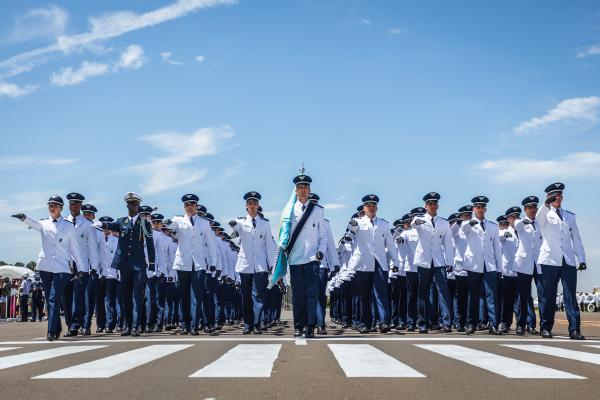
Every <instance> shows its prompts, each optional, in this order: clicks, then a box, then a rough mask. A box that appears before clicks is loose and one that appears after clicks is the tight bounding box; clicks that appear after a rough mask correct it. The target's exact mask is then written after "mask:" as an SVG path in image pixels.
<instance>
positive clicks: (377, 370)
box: [327, 344, 425, 378]
mask: <svg viewBox="0 0 600 400" xmlns="http://www.w3.org/2000/svg"><path fill="white" fill-rule="evenodd" d="M327 346H329V349H330V350H331V352H332V353H333V355H334V357H335V358H336V360H337V362H338V364H339V365H340V367H341V368H342V369H343V370H344V373H345V374H346V376H347V377H348V378H380V377H381V378H424V377H425V375H423V374H421V373H419V372H418V371H416V370H414V369H412V368H411V367H409V366H408V365H406V364H404V363H401V362H400V361H398V360H396V359H395V358H393V357H391V356H389V355H387V354H386V353H384V352H382V351H381V350H379V349H377V348H375V347H373V346H371V345H369V344H328V345H327Z"/></svg>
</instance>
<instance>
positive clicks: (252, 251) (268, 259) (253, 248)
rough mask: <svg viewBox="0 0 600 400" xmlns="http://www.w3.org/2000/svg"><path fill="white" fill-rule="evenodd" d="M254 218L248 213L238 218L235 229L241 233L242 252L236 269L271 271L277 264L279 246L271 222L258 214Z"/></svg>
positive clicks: (247, 272)
mask: <svg viewBox="0 0 600 400" xmlns="http://www.w3.org/2000/svg"><path fill="white" fill-rule="evenodd" d="M252 220H253V218H252V217H251V216H250V215H246V217H244V218H237V219H236V220H235V221H236V222H237V224H236V225H235V226H234V227H233V230H234V231H235V232H237V234H238V235H239V238H240V239H239V242H240V252H239V254H238V257H237V263H236V264H235V271H236V272H237V273H241V274H252V273H256V272H269V269H270V268H272V267H273V266H274V265H275V253H276V252H277V246H276V245H275V241H274V240H273V234H272V233H271V224H269V222H268V221H266V220H264V219H262V218H261V217H259V216H258V215H257V216H256V217H254V222H255V224H256V227H254V224H253V223H252Z"/></svg>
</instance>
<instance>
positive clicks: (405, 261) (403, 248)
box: [398, 228, 419, 272]
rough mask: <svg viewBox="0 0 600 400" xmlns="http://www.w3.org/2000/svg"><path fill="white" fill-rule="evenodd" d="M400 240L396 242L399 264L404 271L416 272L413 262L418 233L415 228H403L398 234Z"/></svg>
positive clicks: (417, 243)
mask: <svg viewBox="0 0 600 400" xmlns="http://www.w3.org/2000/svg"><path fill="white" fill-rule="evenodd" d="M400 237H401V238H402V242H401V243H398V250H399V251H398V254H399V255H400V264H401V265H402V266H403V267H404V272H417V271H418V270H417V265H416V264H415V252H416V251H417V246H418V245H419V234H418V233H417V230H416V229H413V228H410V229H405V230H403V231H402V233H401V234H400Z"/></svg>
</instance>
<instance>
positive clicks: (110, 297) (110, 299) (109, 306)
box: [104, 278, 119, 329]
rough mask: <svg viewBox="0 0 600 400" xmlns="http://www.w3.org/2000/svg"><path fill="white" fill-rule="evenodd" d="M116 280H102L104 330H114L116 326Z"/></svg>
mask: <svg viewBox="0 0 600 400" xmlns="http://www.w3.org/2000/svg"><path fill="white" fill-rule="evenodd" d="M118 283H119V281H117V280H116V279H112V278H110V279H105V280H104V309H105V310H106V328H108V329H115V327H116V326H117V308H116V305H117V284H118Z"/></svg>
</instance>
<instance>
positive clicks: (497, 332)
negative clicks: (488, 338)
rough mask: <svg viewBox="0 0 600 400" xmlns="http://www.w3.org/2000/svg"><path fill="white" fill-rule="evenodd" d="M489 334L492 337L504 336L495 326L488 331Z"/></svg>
mask: <svg viewBox="0 0 600 400" xmlns="http://www.w3.org/2000/svg"><path fill="white" fill-rule="evenodd" d="M488 333H489V334H490V335H502V331H501V330H500V329H498V328H496V327H495V326H491V327H490V329H489V330H488Z"/></svg>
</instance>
